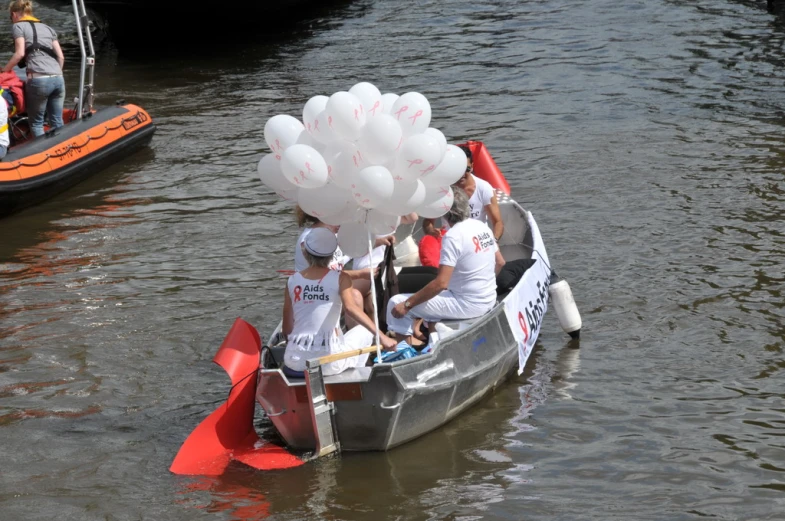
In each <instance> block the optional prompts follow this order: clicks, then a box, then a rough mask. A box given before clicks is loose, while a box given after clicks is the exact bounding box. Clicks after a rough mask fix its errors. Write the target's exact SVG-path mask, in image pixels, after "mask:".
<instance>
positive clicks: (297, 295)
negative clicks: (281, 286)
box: [294, 286, 303, 302]
mask: <svg viewBox="0 0 785 521" xmlns="http://www.w3.org/2000/svg"><path fill="white" fill-rule="evenodd" d="M302 292H303V288H302V286H295V287H294V301H295V302H300V295H301V294H302Z"/></svg>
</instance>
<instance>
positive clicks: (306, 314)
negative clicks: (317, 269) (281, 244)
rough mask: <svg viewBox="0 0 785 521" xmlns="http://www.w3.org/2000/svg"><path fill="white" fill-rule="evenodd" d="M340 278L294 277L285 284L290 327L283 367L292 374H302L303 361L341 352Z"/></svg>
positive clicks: (330, 274)
mask: <svg viewBox="0 0 785 521" xmlns="http://www.w3.org/2000/svg"><path fill="white" fill-rule="evenodd" d="M340 275H341V274H340V273H338V272H335V271H330V272H328V273H327V274H326V275H325V276H324V277H322V278H321V279H320V280H312V279H306V278H305V277H303V276H302V275H301V274H300V273H295V274H294V275H292V276H291V277H289V280H288V281H287V283H286V287H287V289H288V291H289V298H290V299H291V302H292V315H293V317H292V318H293V319H294V327H293V329H292V332H291V334H289V336H288V343H287V345H286V351H284V363H285V364H286V365H287V366H289V367H290V368H292V369H294V370H295V371H303V370H304V369H305V362H306V360H309V359H311V358H317V357H320V356H325V355H329V354H332V353H337V352H340V351H342V347H341V346H342V345H343V339H342V336H341V335H340V330H339V329H338V324H339V320H340V318H341V310H342V308H343V303H342V302H341V293H340V288H339V277H340Z"/></svg>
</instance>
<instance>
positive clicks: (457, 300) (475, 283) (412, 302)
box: [387, 188, 504, 344]
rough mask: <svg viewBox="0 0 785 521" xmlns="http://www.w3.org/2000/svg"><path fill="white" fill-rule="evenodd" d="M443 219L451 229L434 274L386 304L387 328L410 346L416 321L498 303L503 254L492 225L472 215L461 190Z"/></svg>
mask: <svg viewBox="0 0 785 521" xmlns="http://www.w3.org/2000/svg"><path fill="white" fill-rule="evenodd" d="M452 191H453V194H454V196H455V198H454V201H453V204H452V207H451V208H450V211H449V212H447V215H445V217H444V218H445V219H446V220H447V222H448V223H449V225H450V229H449V230H448V231H447V233H446V234H445V235H444V237H442V250H441V257H440V259H439V268H438V271H437V274H436V278H435V279H434V280H432V281H431V282H429V283H428V284H427V285H426V286H425V287H424V288H422V289H421V290H420V291H418V292H417V293H413V294H412V293H402V294H399V295H395V296H393V297H392V298H391V299H390V301H389V303H388V305H387V326H388V330H389V331H390V332H392V333H394V334H395V338H396V340H399V341H401V340H405V341H406V342H407V343H409V344H412V341H413V340H412V335H414V328H413V324H414V321H415V320H416V319H419V318H421V319H423V320H425V321H426V322H438V321H440V320H443V319H464V318H474V317H479V316H481V315H483V314H485V313H487V312H488V311H490V309H491V308H493V306H494V304H495V303H496V275H497V274H498V273H499V270H501V268H502V266H504V258H502V255H501V253H500V252H499V247H498V245H497V244H496V240H495V239H494V237H493V232H492V231H491V229H490V228H488V225H487V224H485V223H483V222H480V221H478V220H476V219H470V218H469V212H470V210H469V200H468V197H467V195H466V193H465V192H464V191H463V190H461V189H460V188H453V189H452Z"/></svg>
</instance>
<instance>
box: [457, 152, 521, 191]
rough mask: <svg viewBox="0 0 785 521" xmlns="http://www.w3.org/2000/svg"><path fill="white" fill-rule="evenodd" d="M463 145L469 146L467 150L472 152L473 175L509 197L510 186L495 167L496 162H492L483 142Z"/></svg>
mask: <svg viewBox="0 0 785 521" xmlns="http://www.w3.org/2000/svg"><path fill="white" fill-rule="evenodd" d="M464 144H465V145H469V148H470V149H471V151H472V160H473V162H474V175H476V176H477V177H479V178H480V179H485V180H486V181H488V182H489V183H491V186H492V187H494V188H496V189H498V190H501V191H502V192H504V193H505V194H507V195H510V185H509V184H508V183H507V179H505V178H504V174H502V171H501V170H499V167H498V166H496V161H494V160H493V158H492V157H491V153H490V152H488V149H487V148H485V145H484V144H483V142H482V141H467V142H466V143H464Z"/></svg>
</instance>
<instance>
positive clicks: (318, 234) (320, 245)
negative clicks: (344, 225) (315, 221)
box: [305, 228, 338, 257]
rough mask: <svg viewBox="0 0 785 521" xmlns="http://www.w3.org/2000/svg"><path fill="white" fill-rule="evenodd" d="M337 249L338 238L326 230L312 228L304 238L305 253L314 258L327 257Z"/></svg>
mask: <svg viewBox="0 0 785 521" xmlns="http://www.w3.org/2000/svg"><path fill="white" fill-rule="evenodd" d="M337 247H338V238H337V237H336V236H335V234H334V233H333V232H331V231H330V230H328V229H327V228H314V229H313V230H311V231H310V233H309V234H308V235H306V236H305V251H307V252H308V253H310V254H311V255H313V256H314V257H329V256H330V255H332V254H333V253H334V252H335V249H336V248H337Z"/></svg>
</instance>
